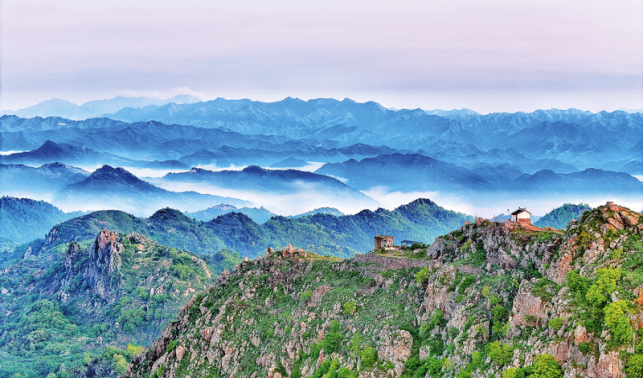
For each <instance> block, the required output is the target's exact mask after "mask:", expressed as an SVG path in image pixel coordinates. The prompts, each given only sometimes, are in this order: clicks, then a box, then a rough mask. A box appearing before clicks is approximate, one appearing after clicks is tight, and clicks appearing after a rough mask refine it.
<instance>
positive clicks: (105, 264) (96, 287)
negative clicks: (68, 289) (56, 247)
mask: <svg viewBox="0 0 643 378" xmlns="http://www.w3.org/2000/svg"><path fill="white" fill-rule="evenodd" d="M122 248H123V246H122V244H121V243H119V242H118V241H116V233H115V232H111V231H108V230H107V229H104V230H102V231H101V232H100V233H99V234H98V235H97V236H96V239H95V240H94V243H93V244H92V245H91V246H90V247H89V248H88V249H87V250H85V251H83V250H81V248H80V246H79V245H78V244H77V243H71V244H70V245H69V248H68V249H67V253H66V255H65V260H64V266H65V280H66V282H70V281H71V280H74V279H76V277H82V280H83V281H84V282H85V283H86V285H87V287H88V288H89V289H90V290H91V291H92V292H93V293H94V294H95V295H94V298H96V299H97V300H99V301H100V302H102V303H111V302H113V301H114V300H115V299H116V297H115V296H114V295H112V294H113V291H114V289H115V288H116V287H117V286H118V285H119V284H120V281H121V278H122V277H121V272H120V269H121V264H122V261H121V250H122ZM66 282H63V283H62V285H61V286H62V287H64V286H65V283H66ZM60 297H61V299H63V301H64V300H65V298H66V296H65V295H64V293H63V292H61V295H60Z"/></svg>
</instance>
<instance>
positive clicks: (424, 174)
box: [316, 154, 493, 191]
mask: <svg viewBox="0 0 643 378" xmlns="http://www.w3.org/2000/svg"><path fill="white" fill-rule="evenodd" d="M316 173H320V174H326V175H331V176H335V177H342V178H346V179H348V182H347V183H348V184H349V185H352V186H355V187H356V188H359V189H364V190H366V189H370V188H372V187H376V186H386V187H388V188H391V189H397V190H404V189H405V188H406V189H407V190H408V191H416V190H423V191H430V190H445V189H450V188H455V187H460V188H469V189H473V188H477V189H481V190H483V189H491V188H492V187H493V186H492V184H491V183H490V182H489V181H488V180H486V179H485V178H484V177H483V176H481V175H479V174H477V173H474V172H471V171H469V170H468V169H466V168H461V167H458V166H455V165H453V164H448V163H445V162H442V161H439V160H436V159H433V158H430V157H428V156H424V155H419V154H408V155H403V154H392V155H379V156H377V157H375V158H367V159H363V160H361V161H357V160H354V159H352V160H349V161H346V162H343V163H329V164H325V165H324V166H322V167H321V168H319V169H318V170H317V171H316Z"/></svg>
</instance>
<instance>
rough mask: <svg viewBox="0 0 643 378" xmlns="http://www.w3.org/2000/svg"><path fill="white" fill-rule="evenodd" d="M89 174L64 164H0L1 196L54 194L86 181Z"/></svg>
mask: <svg viewBox="0 0 643 378" xmlns="http://www.w3.org/2000/svg"><path fill="white" fill-rule="evenodd" d="M89 175H90V173H89V172H87V171H84V170H82V169H80V168H76V167H72V166H68V165H65V164H62V163H51V164H44V165H42V166H40V167H37V168H36V167H30V166H26V165H23V164H2V163H0V183H2V186H1V187H0V192H1V194H3V195H5V194H9V195H14V196H15V195H19V196H27V195H35V196H37V195H43V194H53V193H54V192H56V191H58V190H60V189H62V188H63V187H65V186H67V185H71V184H75V183H77V182H80V181H83V180H85V179H86V178H87V177H88V176H89Z"/></svg>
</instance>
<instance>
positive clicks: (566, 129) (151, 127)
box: [0, 98, 643, 174]
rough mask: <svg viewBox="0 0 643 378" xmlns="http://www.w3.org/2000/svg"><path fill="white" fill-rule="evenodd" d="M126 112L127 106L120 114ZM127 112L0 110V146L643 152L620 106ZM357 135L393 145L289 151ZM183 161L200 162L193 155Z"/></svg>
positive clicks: (526, 155)
mask: <svg viewBox="0 0 643 378" xmlns="http://www.w3.org/2000/svg"><path fill="white" fill-rule="evenodd" d="M127 112H129V113H128V114H129V115H128V116H124V114H125V113H127ZM127 112H123V113H120V115H121V116H118V114H119V113H116V114H115V115H114V116H113V117H114V118H115V119H116V120H108V119H105V118H103V119H91V120H86V121H70V120H68V119H63V118H55V117H50V118H47V119H40V118H33V119H30V120H24V119H19V118H17V117H15V116H3V117H2V118H0V132H1V133H2V149H3V150H29V149H34V148H37V146H40V145H42V143H44V142H45V141H46V140H47V139H50V140H53V141H55V142H57V143H60V142H66V143H69V142H74V143H76V145H77V146H82V147H87V148H92V149H97V150H99V151H100V152H106V149H105V147H108V149H109V152H111V153H114V154H119V155H122V156H125V157H127V158H144V159H147V160H172V159H176V160H178V159H179V158H181V157H183V156H188V155H191V154H194V153H196V152H198V151H201V150H204V151H211V152H213V153H214V155H213V156H207V155H203V153H202V155H203V156H202V157H204V158H206V160H207V158H209V161H199V162H198V164H203V165H207V164H209V163H210V162H212V160H213V159H223V158H226V157H227V158H228V159H230V158H229V157H228V156H226V153H225V152H224V154H223V156H221V154H220V153H219V152H217V150H218V149H219V148H221V147H223V146H228V147H231V148H243V149H246V150H254V151H253V153H256V154H258V155H266V151H271V152H279V153H280V156H278V157H274V156H271V157H270V160H271V161H270V162H267V161H261V159H266V156H261V157H260V159H255V160H254V161H252V162H245V163H244V164H242V165H250V164H261V165H266V166H267V165H269V164H273V163H275V162H278V161H280V160H283V159H284V158H285V157H288V156H291V157H293V158H297V159H301V160H304V161H322V162H342V161H345V160H348V159H350V158H354V159H362V158H364V157H374V156H377V155H380V154H390V153H395V152H398V153H409V152H416V153H420V154H423V155H426V156H430V157H432V158H435V159H437V160H441V161H447V162H449V163H453V164H456V165H461V166H465V167H466V168H469V169H474V168H476V167H475V166H473V165H494V166H495V165H501V164H512V165H513V166H515V167H517V168H518V169H519V170H521V171H522V172H524V173H530V174H531V173H535V172H537V171H539V170H543V169H550V170H553V171H555V172H557V173H570V172H573V171H576V170H582V169H586V168H600V169H606V170H619V169H621V167H623V166H624V164H625V163H627V162H629V161H631V160H643V158H642V156H641V155H642V154H643V150H642V149H641V148H640V146H639V145H640V144H641V143H642V142H641V141H642V140H643V114H641V113H627V112H623V111H615V112H611V113H609V112H599V113H591V112H586V111H580V110H577V109H568V110H558V109H550V110H538V111H535V112H532V113H522V112H518V113H492V114H487V115H480V114H476V113H474V112H470V111H458V112H452V113H448V114H446V113H444V112H440V111H430V112H427V111H423V110H421V109H415V110H408V109H403V110H397V111H394V110H388V109H385V108H383V107H381V106H380V105H378V104H377V103H374V102H367V103H356V102H354V101H351V100H348V99H347V100H344V101H337V100H331V99H316V100H309V101H301V100H297V99H290V98H289V99H285V100H283V101H278V102H274V103H262V102H256V101H250V100H225V99H217V100H213V101H207V102H198V103H193V104H175V103H172V104H168V105H164V106H160V107H156V106H152V107H145V108H138V109H130V110H128V111H127ZM429 113H433V114H429ZM12 117H13V118H12ZM132 122H133V123H132ZM179 125H182V126H179ZM97 129H100V132H97ZM63 130H64V132H63ZM43 131H47V133H43ZM106 134H107V135H110V144H108V145H105V144H104V143H103V138H104V136H105V135H106ZM360 143H361V144H362V145H367V146H386V147H387V148H389V149H391V150H389V151H383V150H382V147H378V148H379V149H380V150H379V151H377V152H376V153H373V152H369V154H368V156H364V155H362V156H347V155H346V154H344V155H345V156H343V158H342V156H338V158H333V160H313V159H312V158H306V156H304V154H303V153H302V154H292V153H290V151H292V150H302V152H303V151H307V150H308V149H311V148H319V147H323V148H324V149H333V148H342V147H348V146H352V145H355V144H360ZM99 146H101V147H100V148H99ZM637 146H639V147H637ZM371 148H373V147H371ZM285 151H288V152H287V155H286V154H284V153H283V152H285ZM246 152H248V151H246ZM228 155H229V154H228ZM284 155H286V156H284ZM312 155H315V154H314V153H313V154H312ZM317 155H319V154H317ZM322 156H323V154H322ZM258 157H259V156H258ZM191 158H195V157H191ZM186 159H188V158H186ZM329 159H330V158H329ZM231 161H232V160H231ZM184 163H185V164H188V165H196V164H197V161H196V160H192V161H190V162H188V161H184ZM266 163H267V164H266ZM233 164H235V165H239V164H238V163H233Z"/></svg>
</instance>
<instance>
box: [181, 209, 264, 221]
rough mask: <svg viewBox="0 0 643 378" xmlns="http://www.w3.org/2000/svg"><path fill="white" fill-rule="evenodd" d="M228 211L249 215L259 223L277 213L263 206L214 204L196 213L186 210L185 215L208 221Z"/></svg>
mask: <svg viewBox="0 0 643 378" xmlns="http://www.w3.org/2000/svg"><path fill="white" fill-rule="evenodd" d="M228 213H241V214H244V215H247V216H248V217H249V218H250V219H252V220H253V221H255V222H256V223H258V224H261V223H265V222H267V221H268V220H269V219H270V218H272V217H274V216H276V215H277V214H275V213H273V212H271V211H269V210H266V209H264V208H263V207H260V208H256V207H242V208H237V207H236V206H232V205H226V204H221V205H216V206H212V207H209V208H207V209H205V210H201V211H196V212H194V213H190V212H187V211H186V212H185V215H186V216H188V217H192V218H194V219H196V220H200V221H204V222H207V221H211V220H213V219H215V218H217V217H218V216H220V215H223V214H228Z"/></svg>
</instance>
